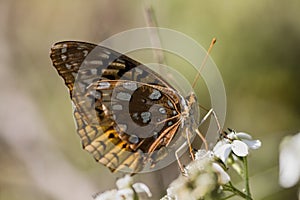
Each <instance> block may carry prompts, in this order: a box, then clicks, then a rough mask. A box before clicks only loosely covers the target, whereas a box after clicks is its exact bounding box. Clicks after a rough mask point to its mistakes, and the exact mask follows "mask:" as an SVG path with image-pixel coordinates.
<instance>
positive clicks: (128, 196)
mask: <svg viewBox="0 0 300 200" xmlns="http://www.w3.org/2000/svg"><path fill="white" fill-rule="evenodd" d="M116 185H117V188H118V189H113V190H109V191H106V192H103V193H101V194H98V195H97V196H96V197H95V198H94V199H95V200H112V199H114V200H133V199H134V197H135V195H136V194H137V193H146V194H147V195H148V197H151V196H152V194H151V192H150V190H149V188H148V187H147V185H145V184H144V183H133V180H132V177H131V176H129V175H126V176H124V177H123V178H120V179H118V180H117V182H116Z"/></svg>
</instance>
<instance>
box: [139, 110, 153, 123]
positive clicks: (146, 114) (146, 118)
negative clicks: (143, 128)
mask: <svg viewBox="0 0 300 200" xmlns="http://www.w3.org/2000/svg"><path fill="white" fill-rule="evenodd" d="M141 118H142V119H143V123H144V124H146V123H149V122H150V121H151V113H150V112H142V113H141Z"/></svg>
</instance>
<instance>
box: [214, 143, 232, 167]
mask: <svg viewBox="0 0 300 200" xmlns="http://www.w3.org/2000/svg"><path fill="white" fill-rule="evenodd" d="M213 152H214V154H215V156H217V157H218V158H220V159H221V160H222V161H223V162H224V163H226V160H227V158H228V156H229V154H230V152H231V144H227V143H224V142H221V141H220V142H218V143H217V144H216V146H215V147H214V149H213Z"/></svg>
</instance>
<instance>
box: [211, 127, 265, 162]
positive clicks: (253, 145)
mask: <svg viewBox="0 0 300 200" xmlns="http://www.w3.org/2000/svg"><path fill="white" fill-rule="evenodd" d="M229 131H230V133H229V134H227V135H226V137H224V138H223V139H222V140H220V141H219V142H218V143H217V144H216V146H215V147H214V149H213V152H214V155H215V156H216V157H218V158H220V159H221V160H222V161H223V163H224V164H226V162H227V159H228V157H229V156H230V155H231V154H232V153H233V154H232V155H233V156H237V157H245V156H247V155H248V154H249V149H258V148H260V147H261V141H260V140H253V139H252V137H251V135H249V134H247V133H243V132H238V133H236V132H235V131H234V130H231V129H229Z"/></svg>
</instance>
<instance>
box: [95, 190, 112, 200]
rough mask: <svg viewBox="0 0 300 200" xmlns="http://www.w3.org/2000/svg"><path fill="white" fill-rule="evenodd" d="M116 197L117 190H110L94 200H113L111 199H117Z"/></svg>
mask: <svg viewBox="0 0 300 200" xmlns="http://www.w3.org/2000/svg"><path fill="white" fill-rule="evenodd" d="M116 196H117V190H116V189H113V190H108V191H105V192H103V193H101V194H98V195H97V196H96V197H95V198H94V200H111V199H116Z"/></svg>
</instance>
